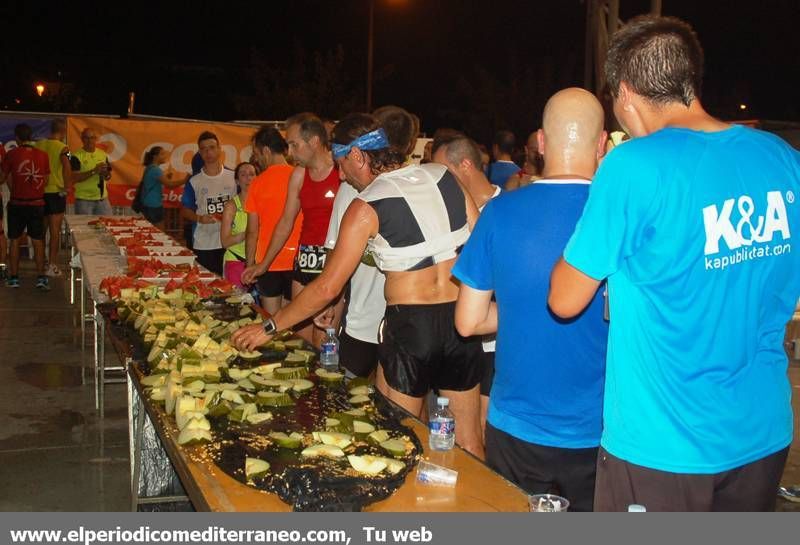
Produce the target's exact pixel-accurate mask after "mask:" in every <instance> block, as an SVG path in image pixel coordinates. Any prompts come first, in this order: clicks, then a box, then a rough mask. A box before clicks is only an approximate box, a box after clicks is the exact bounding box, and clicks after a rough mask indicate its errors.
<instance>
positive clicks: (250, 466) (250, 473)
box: [244, 457, 270, 480]
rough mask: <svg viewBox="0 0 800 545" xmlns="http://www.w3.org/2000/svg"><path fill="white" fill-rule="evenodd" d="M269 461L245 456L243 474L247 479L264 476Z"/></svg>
mask: <svg viewBox="0 0 800 545" xmlns="http://www.w3.org/2000/svg"><path fill="white" fill-rule="evenodd" d="M269 467H270V466H269V462H266V461H264V460H261V459H259V458H250V457H248V458H245V461H244V475H245V477H247V479H248V480H250V479H258V478H261V477H264V476H266V475H267V473H269Z"/></svg>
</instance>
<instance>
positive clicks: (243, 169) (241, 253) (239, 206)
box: [220, 163, 256, 288]
mask: <svg viewBox="0 0 800 545" xmlns="http://www.w3.org/2000/svg"><path fill="white" fill-rule="evenodd" d="M255 177H256V167H255V166H254V165H252V164H251V163H239V164H238V165H236V169H234V171H233V178H234V179H235V180H236V184H237V185H238V186H239V194H238V195H236V196H235V197H234V198H232V199H231V200H229V201H228V202H226V203H225V208H223V210H222V225H221V226H220V240H221V241H222V247H223V248H225V255H224V257H223V262H224V273H225V275H224V276H225V279H226V280H228V281H229V282H231V283H232V284H234V285H235V286H238V287H240V288H244V286H243V285H242V282H241V276H242V271H244V268H245V265H246V264H247V258H246V257H245V254H246V253H247V252H246V250H245V241H244V239H245V236H246V234H247V212H245V210H244V204H243V203H244V202H246V201H247V194H248V191H249V189H250V184H251V183H252V181H253V179H254V178H255Z"/></svg>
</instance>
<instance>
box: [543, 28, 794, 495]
mask: <svg viewBox="0 0 800 545" xmlns="http://www.w3.org/2000/svg"><path fill="white" fill-rule="evenodd" d="M702 60H703V53H702V49H701V47H700V44H699V42H698V41H697V37H696V35H695V34H694V32H693V31H692V29H691V27H690V26H689V25H687V24H686V23H684V22H682V21H680V20H678V19H674V18H667V17H652V16H645V17H640V18H636V19H634V20H632V21H631V22H630V23H629V24H627V25H626V26H625V27H623V28H622V29H621V30H620V31H619V32H618V33H617V34H615V35H614V38H613V39H612V42H611V46H610V50H609V53H608V60H607V62H606V74H607V79H608V84H609V90H610V91H611V93H612V95H613V97H614V112H615V114H616V116H617V119H618V120H619V122H620V124H621V125H622V126H623V128H625V129H626V131H627V132H628V133H629V134H631V136H633V137H634V139H633V140H631V141H629V142H626V143H625V144H623V145H621V146H619V147H617V148H615V149H614V150H613V151H612V152H611V153H610V154H609V156H608V157H607V158H606V159H605V161H604V162H603V164H602V166H601V167H600V169H599V170H598V172H597V176H596V177H595V180H594V183H593V184H592V189H591V192H590V196H589V200H588V202H587V204H586V209H585V210H584V213H583V215H582V217H581V219H580V222H579V223H578V225H577V227H576V229H575V233H574V234H573V236H572V238H571V239H570V242H569V244H568V245H567V248H566V249H565V251H564V256H563V260H560V261H559V262H558V263H557V264H556V266H555V268H554V269H553V274H552V279H551V289H550V296H549V303H550V307H551V309H552V310H553V312H555V313H556V314H557V315H559V316H561V317H565V318H566V317H570V316H574V315H576V314H578V313H580V312H581V311H582V310H583V308H584V305H585V304H586V303H587V302H588V301H590V300H591V299H592V295H593V293H594V291H595V290H596V289H597V286H598V285H599V283H600V282H601V281H602V280H603V279H606V278H607V279H608V291H609V303H610V315H611V326H610V332H609V344H608V362H607V373H606V392H605V400H604V411H603V421H604V430H603V437H602V440H601V451H600V455H599V459H598V469H597V489H596V495H595V508H596V509H597V510H603V511H607V510H625V509H626V508H627V506H628V505H629V504H632V503H638V504H643V505H644V506H645V507H646V508H647V510H648V511H664V510H670V511H729V510H730V511H750V510H774V508H775V497H776V490H777V487H778V483H779V480H780V477H781V474H782V472H783V467H784V465H785V462H786V456H787V453H788V445H789V444H790V443H791V441H792V408H791V404H790V397H791V389H790V385H789V381H788V379H787V372H786V370H787V359H786V354H785V353H784V350H783V346H782V341H783V337H784V328H785V325H786V322H787V321H788V320H789V318H790V317H791V315H792V312H793V310H794V307H795V302H796V301H797V297H798V295H800V275H798V274H797V270H798V268H800V250H794V251H792V250H793V248H792V239H791V235H792V232H796V231H797V230H798V229H800V221H799V220H798V210H797V208H796V207H797V206H798V204H795V199H796V195H798V192H800V157H799V156H798V153H797V152H796V151H795V150H793V149H792V148H790V147H789V146H788V145H786V144H785V143H784V142H783V141H781V140H780V139H779V138H777V137H775V136H772V135H769V134H766V133H763V132H759V131H756V130H752V129H749V128H746V127H742V126H731V125H728V124H726V123H722V122H721V121H719V120H717V119H714V118H713V117H711V116H710V115H709V114H707V113H706V112H705V110H704V109H703V107H702V105H701V104H700V101H699V89H700V84H701V78H702Z"/></svg>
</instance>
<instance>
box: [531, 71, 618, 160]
mask: <svg viewBox="0 0 800 545" xmlns="http://www.w3.org/2000/svg"><path fill="white" fill-rule="evenodd" d="M604 122H605V116H604V114H603V107H602V106H601V105H600V101H598V100H597V98H596V97H595V96H594V95H593V94H592V93H590V92H589V91H587V90H585V89H580V88H578V87H570V88H568V89H564V90H562V91H559V92H557V93H556V94H554V95H553V96H552V97H550V100H548V101H547V104H546V105H545V107H544V115H543V117H542V130H543V131H544V138H545V142H546V144H547V148H548V149H549V151H555V150H563V151H564V152H570V153H575V154H576V153H583V152H589V153H593V152H594V151H595V149H596V147H597V140H598V139H599V138H600V135H601V133H602V132H603V124H604ZM559 154H560V152H559Z"/></svg>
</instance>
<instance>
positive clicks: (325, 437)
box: [311, 431, 352, 448]
mask: <svg viewBox="0 0 800 545" xmlns="http://www.w3.org/2000/svg"><path fill="white" fill-rule="evenodd" d="M311 436H312V437H313V438H314V440H315V441H319V442H320V443H322V444H323V445H334V446H337V447H339V448H347V447H348V446H349V445H350V443H352V438H351V437H350V434H348V433H338V432H335V431H315V432H312V433H311Z"/></svg>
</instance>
